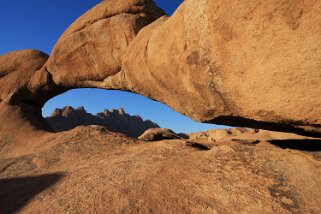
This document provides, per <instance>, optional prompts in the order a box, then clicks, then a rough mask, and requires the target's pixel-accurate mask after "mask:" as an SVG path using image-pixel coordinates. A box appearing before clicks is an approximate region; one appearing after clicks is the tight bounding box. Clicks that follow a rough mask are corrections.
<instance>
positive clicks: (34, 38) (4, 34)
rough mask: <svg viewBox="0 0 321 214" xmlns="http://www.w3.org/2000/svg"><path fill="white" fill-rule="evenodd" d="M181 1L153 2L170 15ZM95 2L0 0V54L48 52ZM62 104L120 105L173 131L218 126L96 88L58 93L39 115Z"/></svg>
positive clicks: (132, 96) (94, 110)
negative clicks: (16, 51)
mask: <svg viewBox="0 0 321 214" xmlns="http://www.w3.org/2000/svg"><path fill="white" fill-rule="evenodd" d="M182 1H183V0H156V1H155V2H156V3H157V5H158V6H160V7H161V8H163V9H164V10H165V12H166V13H167V14H168V15H171V14H172V13H173V12H174V11H175V10H176V8H177V7H178V6H179V5H180V3H181V2H182ZM99 2H101V0H28V1H26V0H0V55H2V54H4V53H7V52H10V51H12V50H21V49H26V48H33V49H38V50H41V51H44V52H46V53H47V54H50V52H51V49H52V47H53V46H54V44H55V43H56V41H57V39H58V38H59V36H60V35H61V34H62V33H63V32H64V31H65V30H66V29H67V28H68V26H69V25H70V24H71V23H72V22H73V21H74V20H75V19H77V18H78V17H79V16H81V15H82V14H83V13H85V12H86V11H87V10H89V9H90V8H92V7H93V6H94V5H96V4H97V3H99ZM66 105H70V106H73V107H75V108H76V107H78V106H84V107H85V108H86V110H87V111H88V112H90V113H93V114H95V113H97V112H100V111H103V110H104V109H111V108H120V107H122V108H124V109H125V111H126V112H127V113H129V114H133V115H135V114H138V115H140V116H141V117H142V118H144V119H151V120H153V121H154V122H156V123H158V124H159V125H160V126H162V127H167V128H171V129H173V130H174V131H176V132H193V131H200V130H207V129H211V128H222V127H219V126H215V125H209V124H202V123H196V122H194V121H192V120H191V119H189V118H187V117H185V116H183V115H180V114H179V113H177V112H175V111H173V110H172V109H171V108H169V107H167V106H165V105H163V104H161V103H158V102H155V101H152V100H150V99H147V98H144V97H142V96H140V95H135V94H132V93H127V92H120V91H107V90H99V89H77V90H71V91H68V92H66V93H64V94H62V95H59V96H57V97H55V98H53V99H51V100H49V101H48V102H47V104H46V105H45V106H44V108H43V115H44V116H47V115H49V114H50V113H51V112H52V111H53V110H54V109H55V108H56V107H58V108H62V107H64V106H66Z"/></svg>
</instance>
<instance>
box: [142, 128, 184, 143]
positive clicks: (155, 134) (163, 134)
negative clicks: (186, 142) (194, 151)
mask: <svg viewBox="0 0 321 214" xmlns="http://www.w3.org/2000/svg"><path fill="white" fill-rule="evenodd" d="M138 139H140V140H144V141H159V140H173V139H182V137H180V136H179V135H178V134H176V133H175V132H173V131H172V130H170V129H166V128H151V129H147V130H146V131H145V132H144V133H143V134H142V135H140V136H139V137H138Z"/></svg>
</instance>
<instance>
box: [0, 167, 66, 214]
mask: <svg viewBox="0 0 321 214" xmlns="http://www.w3.org/2000/svg"><path fill="white" fill-rule="evenodd" d="M63 177H64V174H63V173H56V174H46V175H40V176H34V177H20V178H8V179H0V213H2V214H4V213H5V214H7V213H8V214H9V213H16V212H17V211H19V210H20V209H21V208H23V207H24V206H25V205H26V204H27V203H28V202H29V201H30V200H31V199H32V198H33V197H35V196H36V195H37V194H39V193H41V192H42V191H44V190H46V189H47V188H49V187H51V186H52V185H54V184H55V183H57V182H58V181H59V180H60V179H62V178H63Z"/></svg>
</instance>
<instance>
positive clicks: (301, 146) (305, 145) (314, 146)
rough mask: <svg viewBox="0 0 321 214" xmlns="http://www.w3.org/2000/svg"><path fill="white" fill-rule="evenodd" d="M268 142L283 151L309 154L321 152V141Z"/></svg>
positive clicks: (288, 140) (289, 140) (290, 140)
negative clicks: (297, 151) (289, 150)
mask: <svg viewBox="0 0 321 214" xmlns="http://www.w3.org/2000/svg"><path fill="white" fill-rule="evenodd" d="M268 142H269V143H271V144H273V145H275V146H278V147H280V148H282V149H294V150H300V151H307V152H319V151H321V139H302V140H298V139H293V140H292V139H287V140H269V141H268Z"/></svg>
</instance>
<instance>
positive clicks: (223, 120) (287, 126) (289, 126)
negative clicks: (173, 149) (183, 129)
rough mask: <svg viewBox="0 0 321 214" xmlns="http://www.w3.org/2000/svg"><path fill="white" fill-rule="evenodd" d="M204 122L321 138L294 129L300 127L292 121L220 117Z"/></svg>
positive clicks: (318, 134) (309, 132)
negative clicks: (294, 125) (278, 121)
mask: <svg viewBox="0 0 321 214" xmlns="http://www.w3.org/2000/svg"><path fill="white" fill-rule="evenodd" d="M204 122H206V123H214V124H218V125H229V126H236V127H248V128H254V129H265V130H270V131H278V132H290V133H295V134H298V135H303V136H309V137H316V138H321V133H318V132H313V131H306V130H304V129H302V128H296V127H293V124H296V125H298V124H299V123H296V122H292V121H290V122H288V121H283V122H282V123H275V122H263V121H257V120H254V119H247V118H243V117H237V116H219V117H217V118H215V119H213V120H210V121H204ZM300 125H302V126H304V125H303V124H300ZM307 126H313V125H307ZM317 127H318V126H317Z"/></svg>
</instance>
